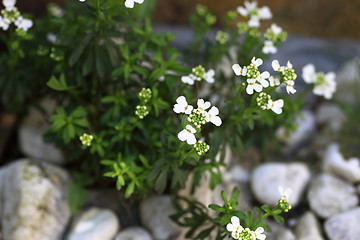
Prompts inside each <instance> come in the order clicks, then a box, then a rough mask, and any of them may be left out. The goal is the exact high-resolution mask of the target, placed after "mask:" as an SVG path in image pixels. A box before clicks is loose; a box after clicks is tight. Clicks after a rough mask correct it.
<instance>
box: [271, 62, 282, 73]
mask: <svg viewBox="0 0 360 240" xmlns="http://www.w3.org/2000/svg"><path fill="white" fill-rule="evenodd" d="M271 66H272V68H273V69H274V71H276V72H277V71H278V70H279V68H280V64H279V61H278V60H273V61H272V63H271Z"/></svg>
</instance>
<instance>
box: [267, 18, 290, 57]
mask: <svg viewBox="0 0 360 240" xmlns="http://www.w3.org/2000/svg"><path fill="white" fill-rule="evenodd" d="M286 38H287V34H286V32H284V31H283V30H282V28H281V27H279V26H278V25H276V24H275V23H273V24H272V25H271V27H270V28H269V29H267V30H266V32H265V41H264V47H263V48H262V52H263V53H265V54H269V53H272V54H275V53H276V52H277V48H276V45H277V44H278V43H279V42H280V41H282V42H284V41H285V40H286Z"/></svg>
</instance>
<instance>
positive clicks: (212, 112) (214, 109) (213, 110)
mask: <svg viewBox="0 0 360 240" xmlns="http://www.w3.org/2000/svg"><path fill="white" fill-rule="evenodd" d="M209 114H210V115H211V116H216V115H219V109H218V108H217V107H215V106H212V107H211V109H210V110H209Z"/></svg>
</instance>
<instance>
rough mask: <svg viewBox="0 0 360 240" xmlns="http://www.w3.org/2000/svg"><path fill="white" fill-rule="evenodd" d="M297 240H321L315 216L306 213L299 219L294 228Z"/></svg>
mask: <svg viewBox="0 0 360 240" xmlns="http://www.w3.org/2000/svg"><path fill="white" fill-rule="evenodd" d="M295 234H296V239H297V240H323V239H324V238H323V237H322V236H321V229H320V225H319V223H318V220H317V219H316V217H315V215H314V214H313V213H312V212H311V211H308V212H306V213H305V214H304V215H302V216H301V217H300V219H299V220H298V222H297V225H296V228H295Z"/></svg>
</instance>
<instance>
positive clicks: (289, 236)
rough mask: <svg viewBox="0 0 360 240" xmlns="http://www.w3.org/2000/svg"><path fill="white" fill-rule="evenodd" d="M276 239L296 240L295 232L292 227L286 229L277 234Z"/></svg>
mask: <svg viewBox="0 0 360 240" xmlns="http://www.w3.org/2000/svg"><path fill="white" fill-rule="evenodd" d="M275 239H276V240H296V237H295V235H294V233H293V232H292V231H291V230H290V229H284V230H283V231H281V232H279V233H278V234H277V235H276V238H275Z"/></svg>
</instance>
